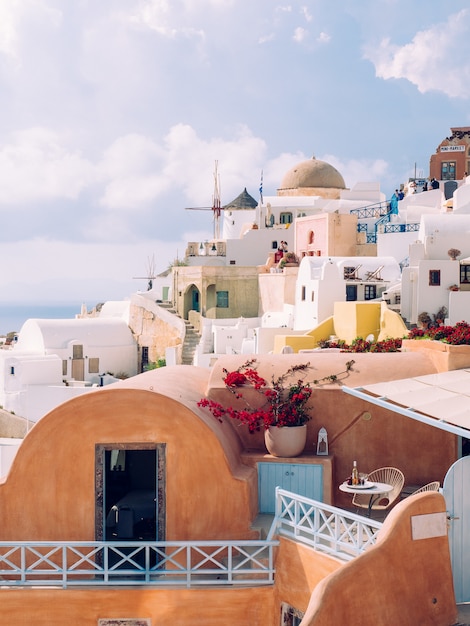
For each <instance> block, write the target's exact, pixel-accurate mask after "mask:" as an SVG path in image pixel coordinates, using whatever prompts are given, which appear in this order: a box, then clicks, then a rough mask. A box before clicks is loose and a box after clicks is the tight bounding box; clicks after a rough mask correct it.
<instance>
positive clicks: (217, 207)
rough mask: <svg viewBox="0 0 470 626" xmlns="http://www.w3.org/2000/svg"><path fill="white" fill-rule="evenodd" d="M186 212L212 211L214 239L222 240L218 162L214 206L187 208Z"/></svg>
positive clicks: (215, 172) (215, 171)
mask: <svg viewBox="0 0 470 626" xmlns="http://www.w3.org/2000/svg"><path fill="white" fill-rule="evenodd" d="M186 211H212V213H213V215H214V239H215V240H217V239H219V238H220V215H221V213H222V207H221V205H220V179H219V174H218V161H216V162H215V169H214V195H213V196H212V206H211V207H210V206H199V207H193V206H191V207H186Z"/></svg>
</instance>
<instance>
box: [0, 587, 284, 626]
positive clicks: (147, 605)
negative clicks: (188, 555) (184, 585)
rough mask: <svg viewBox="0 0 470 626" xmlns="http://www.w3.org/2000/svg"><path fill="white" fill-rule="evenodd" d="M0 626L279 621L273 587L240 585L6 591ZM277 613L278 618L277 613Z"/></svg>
mask: <svg viewBox="0 0 470 626" xmlns="http://www.w3.org/2000/svg"><path fill="white" fill-rule="evenodd" d="M0 602H1V607H2V608H1V610H0V626H25V625H26V624H28V625H30V624H34V626H64V625H65V624H66V625H67V626H97V624H98V619H99V618H115V619H116V620H118V619H126V618H127V619H129V618H147V619H150V620H151V621H150V624H151V626H159V625H160V624H171V626H193V625H194V624H201V626H202V625H203V626H222V625H223V626H248V625H249V626H268V625H271V624H273V625H275V624H276V625H277V624H278V614H279V612H278V610H275V609H274V604H273V589H272V587H255V588H249V589H246V588H238V589H224V588H220V587H219V588H216V589H207V588H203V589H158V590H157V589H142V588H141V589H135V588H133V589H132V588H125V587H117V588H114V589H110V588H107V589H83V588H77V589H71V590H62V589H20V588H18V589H1V590H0ZM274 615H275V616H276V617H273V616H274Z"/></svg>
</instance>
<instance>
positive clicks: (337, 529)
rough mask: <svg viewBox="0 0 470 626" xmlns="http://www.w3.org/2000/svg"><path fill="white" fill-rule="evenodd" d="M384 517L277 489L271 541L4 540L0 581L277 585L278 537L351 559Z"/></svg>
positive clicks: (16, 583)
mask: <svg viewBox="0 0 470 626" xmlns="http://www.w3.org/2000/svg"><path fill="white" fill-rule="evenodd" d="M381 527H382V524H381V523H380V522H377V521H374V520H371V519H369V518H365V517H363V516H361V515H355V514H354V513H348V512H347V511H344V510H343V509H338V508H336V507H334V506H330V505H328V504H324V503H323V502H317V501H316V500H311V499H309V498H305V497H303V496H299V495H297V494H295V493H291V492H289V491H285V490H284V489H280V488H279V487H277V488H276V514H275V517H274V521H273V523H272V526H271V529H270V531H269V534H268V538H267V540H263V541H261V540H260V541H197V542H195V541H157V542H126V541H120V542H103V541H91V542H87V541H75V542H68V541H58V542H49V541H47V542H46V541H24V542H13V541H3V542H0V585H1V586H2V587H8V586H22V587H24V586H37V585H41V586H59V587H63V588H67V587H71V586H80V585H81V586H93V587H96V586H100V585H107V586H119V585H121V586H131V585H139V586H141V585H148V586H154V587H162V586H167V585H168V586H169V585H171V586H184V587H188V588H189V587H197V586H201V585H206V586H210V585H218V586H219V585H234V586H235V585H244V586H257V585H271V584H273V582H274V574H275V569H274V556H273V548H274V547H276V546H278V545H279V541H276V540H274V539H273V537H274V535H275V534H278V535H280V536H284V537H288V538H290V539H293V540H295V541H299V542H302V543H304V544H306V545H308V546H311V547H312V548H314V549H315V550H318V551H321V552H325V553H327V554H330V555H331V556H335V557H337V558H340V559H342V560H345V561H348V560H351V559H353V558H354V557H356V556H358V555H359V554H361V553H362V552H364V550H367V548H369V547H370V546H372V545H373V544H374V543H375V541H376V537H377V533H378V532H379V530H380V529H381Z"/></svg>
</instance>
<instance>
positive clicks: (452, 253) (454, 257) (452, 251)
mask: <svg viewBox="0 0 470 626" xmlns="http://www.w3.org/2000/svg"><path fill="white" fill-rule="evenodd" d="M447 254H448V255H449V257H450V258H451V259H452V261H456V260H457V257H458V256H460V255H461V254H462V253H461V252H460V250H457V248H451V249H450V250H447Z"/></svg>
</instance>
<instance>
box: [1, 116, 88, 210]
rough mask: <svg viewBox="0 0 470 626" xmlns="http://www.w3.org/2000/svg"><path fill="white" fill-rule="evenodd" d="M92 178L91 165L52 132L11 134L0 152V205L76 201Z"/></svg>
mask: <svg viewBox="0 0 470 626" xmlns="http://www.w3.org/2000/svg"><path fill="white" fill-rule="evenodd" d="M93 178H94V174H93V166H92V164H91V163H90V162H89V161H88V160H87V159H85V158H83V157H82V155H81V154H80V153H79V152H78V151H77V150H76V149H71V148H69V147H67V145H66V142H65V140H64V138H63V137H61V136H60V135H59V134H58V133H55V132H54V131H52V130H48V129H44V128H31V129H28V130H24V131H20V132H17V133H14V134H13V135H12V137H11V140H10V143H8V144H6V145H4V146H3V147H2V149H1V150H0V189H1V190H2V192H1V194H0V204H2V205H5V206H10V205H22V204H23V205H25V206H26V208H28V207H29V205H30V204H31V203H34V202H35V201H42V200H45V199H57V198H73V199H76V198H77V197H78V195H79V194H80V192H81V191H82V190H83V189H84V188H85V187H86V186H87V185H89V184H90V182H91V181H92V180H93Z"/></svg>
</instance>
